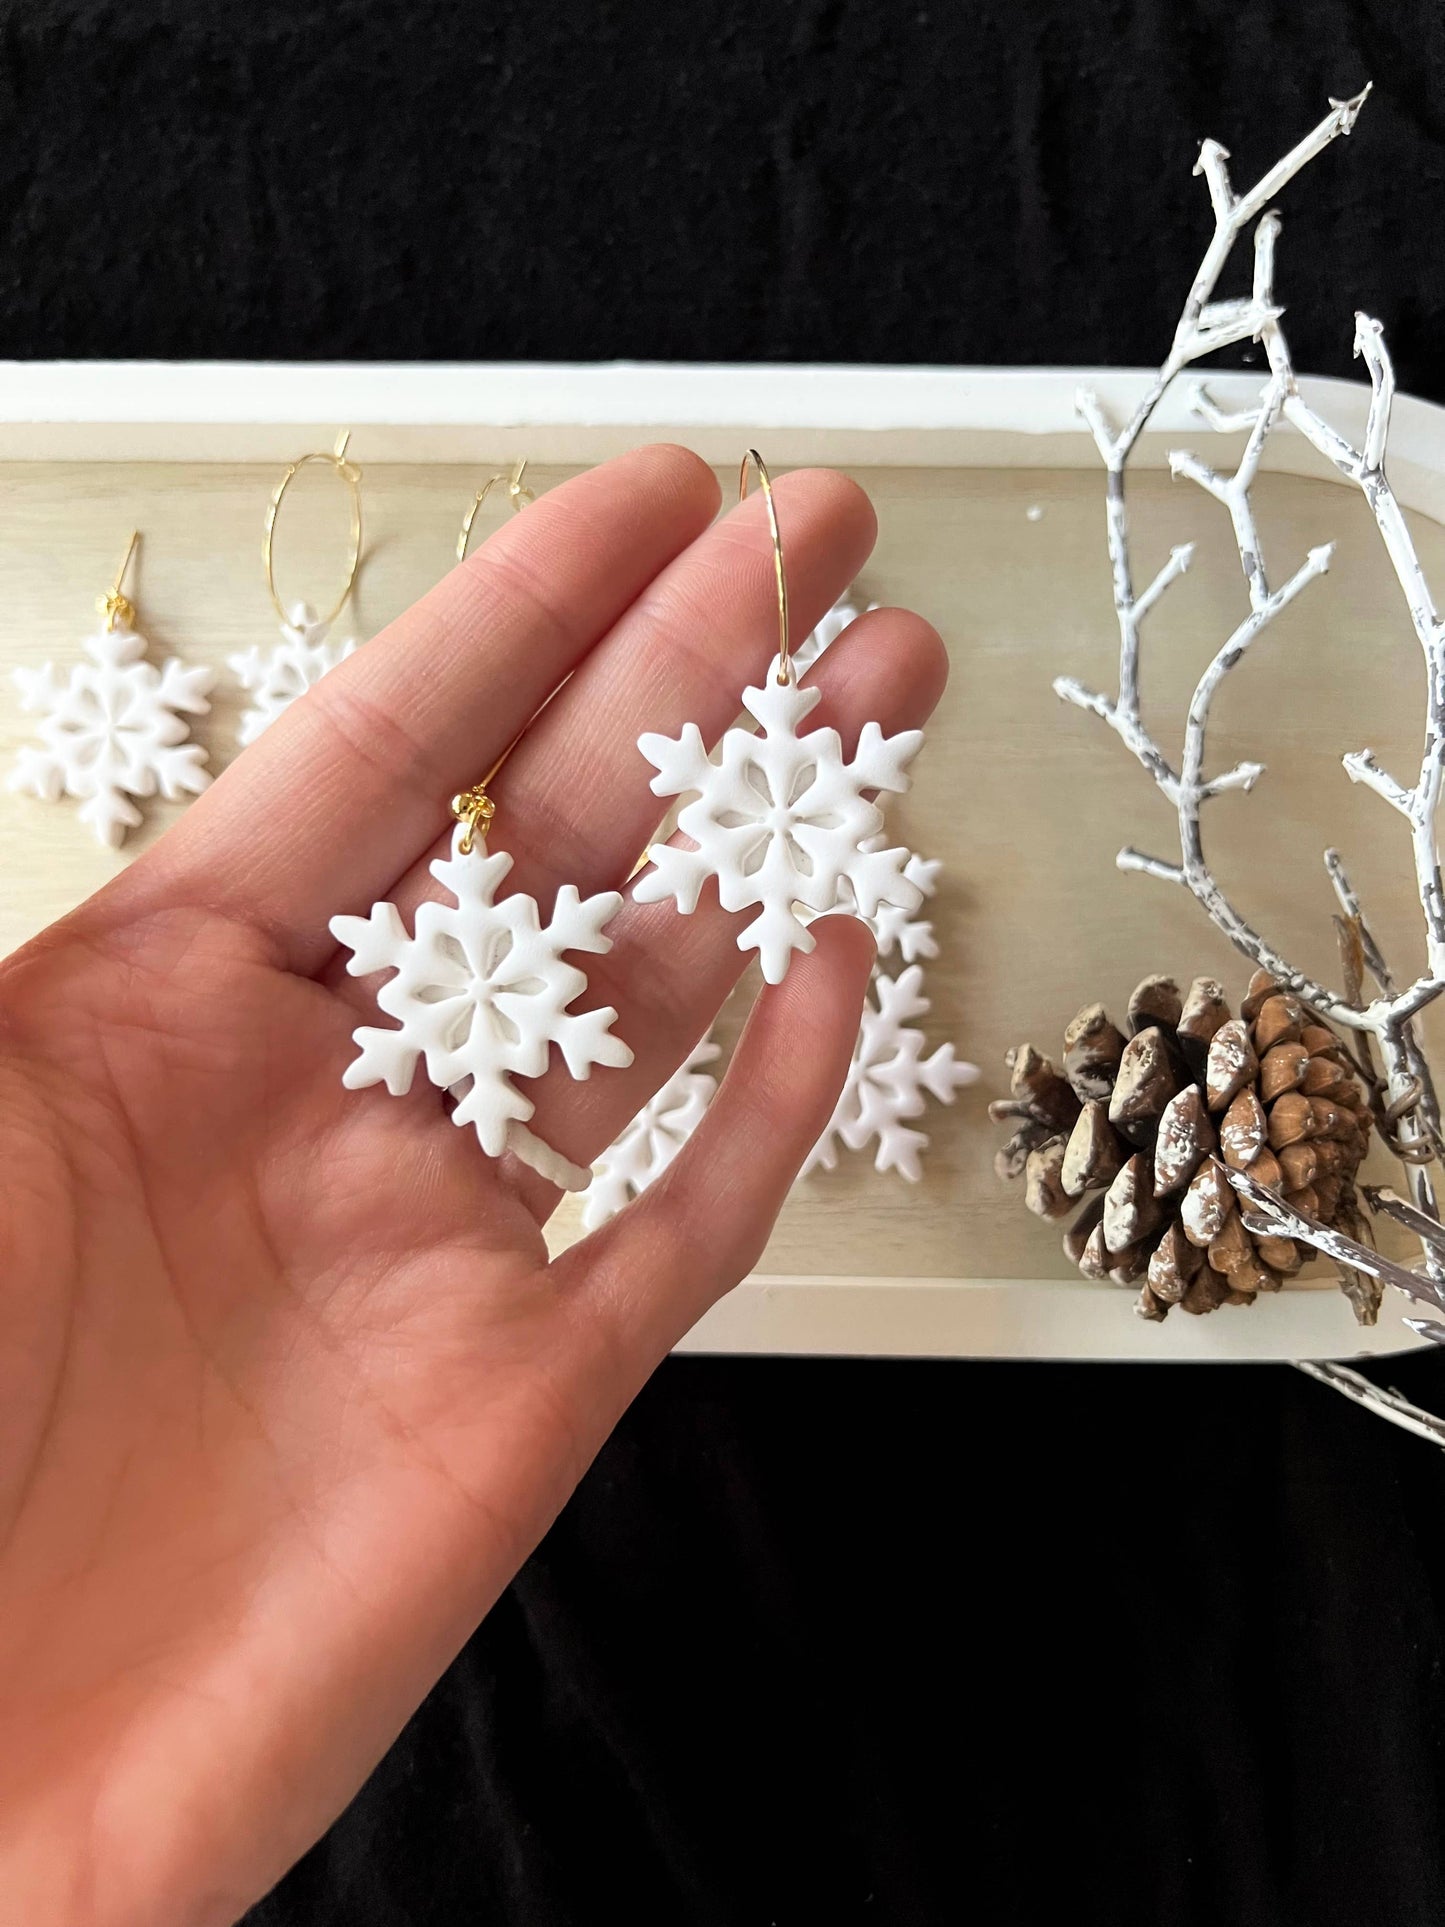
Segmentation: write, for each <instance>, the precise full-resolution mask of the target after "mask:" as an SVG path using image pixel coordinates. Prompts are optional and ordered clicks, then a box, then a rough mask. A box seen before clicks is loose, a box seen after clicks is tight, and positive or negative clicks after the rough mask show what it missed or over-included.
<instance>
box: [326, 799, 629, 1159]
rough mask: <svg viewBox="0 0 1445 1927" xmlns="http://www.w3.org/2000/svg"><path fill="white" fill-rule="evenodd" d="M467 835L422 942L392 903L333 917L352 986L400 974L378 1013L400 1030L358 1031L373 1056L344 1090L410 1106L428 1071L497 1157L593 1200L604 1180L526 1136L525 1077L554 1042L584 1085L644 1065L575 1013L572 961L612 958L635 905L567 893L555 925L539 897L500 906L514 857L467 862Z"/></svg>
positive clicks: (582, 984)
mask: <svg viewBox="0 0 1445 1927" xmlns="http://www.w3.org/2000/svg"><path fill="white" fill-rule="evenodd" d="M465 835H466V831H465V830H464V829H462V828H460V827H459V828H458V829H457V832H456V834H455V835H454V836H453V838H452V853H451V856H450V857H449V858H438V859H437V861H436V862H435V863H433V864H432V866H431V873H432V875H433V876H434V877H435V878H436V880H437V882H438V883H440V884H443V885H444V886H445V888H446V889H448V890H449V891H450V892H451V893H452V895H453V897H455V899H456V902H455V904H446V903H437V902H431V901H428V902H426V903H422V904H420V905H419V906H418V908H417V913H416V918H415V935H414V936H410V937H409V936H408V935H407V933H406V929H405V926H404V925H403V923H402V920H401V917H400V915H399V913H398V911H397V909H396V906H395V904H391V903H377V904H373V905H372V909H371V914H370V916H369V917H333V918H332V919H331V934H332V935H333V936H334V937H335V938H336V940H337V942H338V943H340V944H342V945H344V946H345V948H346V949H348V950H350V951H351V952H352V953H353V954H352V956H351V958H350V961H349V962H348V963H347V966H346V968H347V970H348V971H349V972H350V974H351V975H352V976H353V977H367V976H370V975H371V974H372V973H373V972H374V971H378V970H394V971H395V972H396V975H395V976H394V977H393V978H392V979H391V981H390V982H389V983H387V984H384V985H383V986H382V988H381V989H380V990H379V991H378V992H377V996H376V1001H377V1003H378V1005H379V1006H380V1008H381V1009H382V1010H384V1011H385V1012H386V1014H387V1015H388V1016H389V1017H395V1018H396V1019H397V1021H398V1022H399V1024H400V1026H401V1028H400V1029H399V1030H375V1029H371V1028H369V1027H363V1028H362V1029H360V1030H358V1031H357V1032H356V1033H355V1042H356V1044H357V1045H358V1047H359V1049H360V1055H359V1056H358V1057H356V1058H354V1059H353V1060H352V1062H351V1063H350V1064H349V1065H348V1066H347V1069H346V1073H345V1076H344V1078H343V1080H342V1081H343V1082H344V1083H345V1084H346V1085H347V1087H348V1088H349V1089H351V1090H364V1089H366V1088H367V1086H369V1085H372V1084H385V1086H386V1088H387V1089H388V1090H389V1091H390V1092H391V1094H392V1096H393V1097H404V1096H405V1095H406V1093H407V1092H408V1091H409V1090H410V1089H411V1084H412V1078H413V1076H414V1075H415V1072H416V1066H417V1060H418V1059H421V1060H422V1062H423V1063H424V1064H425V1065H426V1074H427V1076H428V1077H429V1078H430V1079H431V1081H432V1083H433V1084H435V1085H436V1087H437V1089H438V1090H442V1091H447V1092H450V1093H451V1095H452V1096H453V1097H454V1098H455V1099H456V1104H455V1107H454V1109H453V1111H452V1122H453V1123H454V1124H470V1125H471V1126H472V1127H473V1128H474V1129H475V1131H476V1134H477V1137H478V1140H479V1141H480V1143H481V1147H482V1149H483V1150H484V1151H485V1152H486V1153H487V1155H488V1156H489V1157H500V1156H501V1154H502V1152H503V1151H512V1152H514V1153H515V1154H516V1155H517V1156H518V1157H519V1158H521V1159H522V1160H523V1161H524V1162H525V1163H527V1164H529V1165H530V1166H531V1167H532V1169H533V1170H535V1171H540V1172H541V1173H542V1175H543V1176H544V1177H547V1178H550V1179H551V1180H552V1182H553V1183H555V1184H560V1185H561V1186H562V1187H563V1189H564V1190H568V1191H580V1190H582V1189H584V1188H585V1186H586V1185H587V1184H588V1182H589V1180H590V1178H591V1172H590V1171H588V1170H587V1169H586V1168H585V1167H583V1166H580V1165H576V1164H573V1163H571V1162H570V1161H569V1160H568V1159H566V1158H564V1157H562V1155H561V1154H560V1152H557V1151H554V1150H553V1149H552V1148H551V1146H550V1145H548V1144H545V1143H544V1142H543V1141H542V1139H541V1138H539V1137H538V1136H537V1135H536V1134H535V1133H534V1132H532V1131H529V1130H528V1129H527V1127H526V1120H527V1119H528V1118H529V1117H531V1115H532V1113H533V1111H534V1110H535V1108H536V1107H535V1105H534V1104H533V1102H532V1100H531V1098H529V1097H527V1096H525V1095H524V1094H523V1093H522V1092H521V1091H519V1090H518V1089H517V1088H516V1086H515V1085H514V1084H513V1082H512V1079H513V1078H514V1077H540V1076H541V1075H542V1073H543V1072H544V1071H545V1070H546V1068H547V1063H548V1057H549V1051H550V1046H551V1045H553V1044H555V1045H556V1046H557V1048H558V1050H559V1051H560V1052H561V1055H562V1060H563V1062H564V1063H565V1064H566V1066H567V1070H568V1072H569V1073H570V1075H571V1076H573V1077H575V1078H579V1079H585V1078H587V1077H588V1076H590V1075H591V1071H592V1066H593V1065H594V1064H612V1065H616V1066H617V1067H618V1068H623V1067H625V1066H626V1065H628V1064H630V1063H631V1062H632V1052H631V1051H630V1050H629V1049H628V1047H627V1045H626V1044H624V1043H623V1041H622V1039H621V1038H620V1037H614V1036H613V1035H612V1025H613V1023H614V1022H615V1021H616V1018H617V1012H616V1011H615V1010H612V1009H605V1010H589V1011H583V1012H575V1013H574V1012H572V1011H569V1010H568V1009H567V1005H568V1004H570V1003H571V1002H572V1001H573V1000H574V999H575V998H577V997H579V996H580V995H581V994H582V992H583V991H584V990H585V989H586V988H587V978H586V975H585V974H584V973H583V972H582V971H581V970H579V969H578V968H577V967H576V965H575V964H570V963H564V962H563V960H562V959H563V953H564V952H566V951H587V952H590V953H592V954H593V955H594V956H602V955H604V954H605V953H606V952H607V951H609V950H610V949H611V948H612V939H611V938H610V937H608V936H604V935H603V927H604V925H606V924H607V923H608V921H609V920H610V919H611V918H612V917H613V916H615V915H616V913H617V911H618V909H619V908H620V907H621V904H622V898H621V897H620V896H619V895H618V893H617V892H616V891H615V890H605V891H602V892H600V893H599V894H598V895H597V896H593V897H585V898H584V897H579V895H578V893H577V891H576V889H575V888H574V887H573V885H571V884H570V883H569V884H564V885H563V887H562V888H561V889H560V890H559V891H558V892H557V903H556V908H555V909H554V910H553V912H552V921H551V922H550V923H549V924H547V925H546V926H545V927H543V925H542V922H541V918H540V915H539V913H538V909H537V904H536V902H535V900H534V899H533V898H531V897H528V896H522V895H520V894H519V895H515V896H510V897H503V898H502V900H501V902H500V903H499V902H497V901H495V898H496V892H497V889H498V887H499V886H500V884H501V883H502V881H503V879H504V878H505V877H506V875H507V873H508V872H509V871H510V869H511V867H512V859H511V857H509V856H505V855H498V856H489V855H487V853H486V851H485V850H484V849H483V848H482V847H481V846H480V845H477V846H476V847H474V848H473V850H472V851H471V852H470V853H469V854H465V853H463V851H462V848H461V844H462V841H463V838H464V837H465Z"/></svg>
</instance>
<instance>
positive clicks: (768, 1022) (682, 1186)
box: [553, 917, 873, 1370]
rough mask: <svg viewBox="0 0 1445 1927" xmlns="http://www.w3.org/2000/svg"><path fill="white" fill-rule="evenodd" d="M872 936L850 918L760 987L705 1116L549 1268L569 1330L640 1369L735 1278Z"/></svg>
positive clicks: (823, 1071) (805, 1117) (799, 1145)
mask: <svg viewBox="0 0 1445 1927" xmlns="http://www.w3.org/2000/svg"><path fill="white" fill-rule="evenodd" d="M872 960H873V940H872V937H871V936H870V935H869V933H868V931H867V929H866V928H865V927H864V926H863V925H862V924H861V923H859V922H857V921H856V920H855V919H854V918H851V917H831V918H827V919H825V921H824V922H823V923H822V924H820V925H819V927H818V943H817V948H816V949H815V950H814V951H812V953H811V954H810V955H807V956H796V957H795V958H794V960H793V965H792V968H791V969H790V970H789V971H788V974H787V976H786V977H785V978H784V979H783V981H782V983H781V984H778V985H775V986H765V987H764V989H763V992H762V994H761V996H760V997H759V998H758V1001H757V1004H756V1006H755V1007H754V1009H753V1012H752V1015H751V1017H750V1018H749V1020H748V1024H747V1028H746V1029H745V1030H744V1032H743V1035H742V1037H741V1039H740V1040H739V1043H738V1046H737V1049H736V1050H735V1051H734V1053H733V1059H732V1063H731V1064H730V1065H729V1066H728V1072H727V1075H726V1077H724V1079H723V1081H722V1084H721V1086H720V1088H719V1090H718V1093H717V1096H716V1097H715V1098H714V1099H713V1101H712V1104H711V1106H710V1107H709V1109H708V1112H707V1115H706V1116H705V1117H704V1119H703V1121H702V1123H701V1124H700V1125H699V1126H698V1128H697V1130H696V1131H695V1132H694V1133H693V1135H692V1137H691V1138H690V1139H689V1141H688V1142H687V1143H686V1144H685V1145H684V1146H683V1148H682V1150H681V1151H680V1152H679V1153H678V1155H677V1157H676V1158H675V1159H674V1160H673V1162H672V1164H671V1165H670V1166H669V1167H668V1169H667V1170H666V1171H665V1172H664V1173H663V1174H662V1176H661V1177H660V1178H658V1180H657V1181H656V1183H655V1184H653V1185H651V1186H650V1187H649V1188H648V1189H647V1190H646V1191H644V1192H643V1194H642V1196H641V1197H640V1198H638V1199H636V1200H635V1201H634V1202H633V1203H632V1204H630V1205H629V1206H628V1207H627V1209H626V1210H625V1211H623V1212H621V1213H620V1214H619V1215H618V1216H617V1217H615V1218H612V1219H610V1220H609V1221H608V1223H606V1224H605V1225H603V1226H601V1227H600V1229H598V1230H597V1231H594V1232H593V1233H592V1234H591V1235H590V1236H589V1237H587V1238H584V1239H583V1240H582V1241H581V1243H579V1244H576V1245H573V1246H572V1248H571V1249H570V1250H569V1251H567V1252H565V1253H563V1255H562V1256H561V1257H560V1258H559V1259H557V1260H556V1262H555V1264H554V1267H553V1269H554V1271H556V1272H558V1273H559V1274H560V1277H561V1280H562V1281H563V1283H564V1285H565V1287H567V1288H569V1289H570V1290H571V1291H574V1292H575V1293H576V1296H577V1310H578V1313H579V1324H578V1333H579V1339H580V1341H581V1343H582V1344H583V1345H584V1346H585V1345H586V1344H587V1343H588V1328H589V1326H590V1325H593V1324H594V1322H595V1321H599V1320H600V1321H602V1323H603V1324H604V1325H605V1326H606V1327H607V1328H608V1340H609V1348H615V1349H616V1351H617V1352H618V1353H620V1354H621V1355H622V1356H623V1357H624V1358H633V1359H637V1360H639V1361H640V1363H641V1365H642V1368H643V1369H644V1370H648V1369H650V1368H651V1366H652V1365H653V1364H654V1363H655V1362H656V1360H657V1359H659V1358H661V1357H662V1356H663V1354H664V1353H666V1352H667V1351H668V1350H669V1349H670V1348H671V1347H672V1346H673V1345H674V1344H676V1342H677V1340H678V1339H679V1338H681V1337H682V1335H683V1333H684V1332H686V1331H687V1330H689V1329H690V1327H691V1326H693V1325H694V1324H696V1322H697V1320H698V1319H699V1318H700V1317H701V1316H702V1314H703V1312H704V1311H706V1310H707V1308H708V1306H709V1305H711V1304H712V1303H714V1301H715V1300H716V1299H718V1298H720V1297H721V1296H722V1295H723V1293H724V1292H726V1291H730V1290H731V1289H732V1287H733V1286H734V1285H735V1284H736V1283H737V1282H738V1280H739V1279H740V1278H742V1277H743V1276H744V1275H745V1274H746V1273H747V1272H749V1271H750V1270H751V1269H752V1268H753V1266H754V1265H755V1264H756V1263H757V1261H758V1259H759V1258H760V1257H761V1255H762V1251H763V1247H764V1246H765V1245H766V1243H767V1241H768V1237H769V1235H770V1233H771V1231H772V1228H773V1224H774V1222H775V1220H776V1218H777V1215H778V1213H779V1211H780V1210H781V1209H782V1207H783V1203H784V1201H785V1200H786V1198H787V1195H788V1191H789V1189H790V1188H791V1186H792V1184H793V1182H794V1180H795V1179H796V1177H797V1175H798V1172H799V1170H800V1169H801V1167H802V1163H803V1160H804V1158H806V1157H807V1155H808V1153H809V1151H811V1150H812V1148H813V1146H814V1145H815V1144H816V1143H817V1141H818V1139H819V1138H820V1137H821V1136H822V1134H823V1132H824V1130H825V1129H826V1128H827V1124H828V1120H829V1118H830V1117H831V1116H832V1114H833V1107H834V1105H835V1104H836V1103H837V1101H838V1093H839V1092H840V1091H841V1090H842V1088H843V1080H844V1078H845V1077H846V1075H847V1072H848V1064H849V1060H850V1058H851V1056H852V1051H853V1040H854V1038H855V1037H856V1036H857V1032H858V1022H859V1016H860V1012H861V1009H862V1003H863V994H864V992H865V990H866V989H867V985H868V971H869V967H870V965H871V963H872Z"/></svg>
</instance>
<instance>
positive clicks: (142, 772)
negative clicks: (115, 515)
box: [9, 534, 216, 849]
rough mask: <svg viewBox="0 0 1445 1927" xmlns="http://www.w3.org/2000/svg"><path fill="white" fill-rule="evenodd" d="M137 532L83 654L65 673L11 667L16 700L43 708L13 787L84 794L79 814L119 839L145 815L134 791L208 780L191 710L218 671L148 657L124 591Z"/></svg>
mask: <svg viewBox="0 0 1445 1927" xmlns="http://www.w3.org/2000/svg"><path fill="white" fill-rule="evenodd" d="M139 540H140V537H139V536H138V535H136V534H132V536H131V538H130V541H129V543H128V544H127V546H126V551H125V555H124V557H123V558H122V561H121V565H120V568H119V569H118V570H117V572H116V578H115V581H114V582H113V583H112V585H111V587H110V588H109V589H108V590H107V591H106V593H105V594H104V595H103V596H100V597H99V598H98V599H97V601H96V605H95V606H96V608H97V610H98V611H99V613H100V614H101V615H102V616H103V617H104V619H105V620H104V624H103V626H102V627H101V628H100V629H99V630H97V631H96V633H95V634H94V635H92V636H87V637H86V639H85V643H84V648H85V652H86V655H87V656H88V658H89V660H88V661H87V662H82V663H77V664H76V665H75V667H74V668H73V669H72V670H71V671H70V673H69V675H68V676H66V677H64V678H62V677H61V675H60V672H59V671H58V670H57V669H56V667H55V665H54V664H53V663H46V664H45V666H44V667H43V668H41V669H16V670H15V672H14V679H15V683H16V686H17V687H18V689H19V690H20V694H21V704H22V707H23V708H25V709H27V710H32V711H36V712H39V714H40V715H41V717H42V719H43V720H42V721H41V723H40V726H39V730H38V734H39V737H40V741H39V743H38V744H31V743H27V744H25V745H23V746H22V748H21V750H20V752H19V755H18V756H17V758H16V762H15V767H14V769H13V770H12V771H11V773H10V778H9V787H10V788H11V789H13V790H27V791H29V792H30V794H31V795H33V796H39V797H41V798H42V799H43V800H44V801H46V802H48V803H55V802H58V801H59V800H60V798H61V797H62V796H73V797H76V798H78V799H79V801H80V811H79V815H80V820H81V822H82V823H88V824H89V825H90V828H91V829H92V830H93V831H94V832H95V834H96V836H97V838H98V839H99V840H100V842H102V843H106V844H109V845H110V847H111V848H112V849H118V848H119V847H120V845H121V843H122V842H123V841H124V839H125V833H126V831H127V830H133V829H135V828H136V827H137V826H138V825H139V824H140V822H141V820H142V819H141V813H140V811H139V810H138V809H137V808H136V806H135V803H134V801H133V800H132V799H133V798H137V797H139V798H145V797H148V796H154V795H155V794H156V793H157V791H159V793H160V794H161V795H162V796H164V797H166V798H167V799H168V800H169V801H172V802H174V801H175V800H176V799H177V798H179V797H182V796H196V795H199V793H200V792H201V791H202V790H203V789H205V787H206V785H207V784H208V783H209V782H210V780H211V779H210V776H209V775H208V774H207V772H206V771H205V769H204V768H203V767H202V765H203V764H204V762H205V760H206V752H205V750H204V749H203V748H202V747H201V745H200V744H199V743H192V742H188V741H187V740H186V739H187V737H188V736H189V734H190V725H189V724H188V723H187V722H186V721H185V718H186V717H187V716H204V715H205V714H206V712H207V710H208V709H209V708H210V706H211V705H210V703H209V702H207V700H206V697H207V695H208V693H209V691H210V689H211V688H212V686H213V684H214V683H215V680H216V678H215V672H214V671H213V670H210V669H204V668H197V667H191V666H189V665H187V664H185V663H183V662H179V661H177V660H176V658H175V657H171V659H170V660H169V661H168V662H167V663H165V665H164V666H163V667H162V668H161V669H159V670H157V669H156V668H154V667H153V665H152V664H150V663H148V662H147V661H145V653H146V640H145V637H144V636H142V635H138V634H137V633H136V629H135V607H134V605H133V604H132V603H131V601H130V600H129V598H128V597H127V596H126V595H125V594H124V593H123V592H122V585H123V583H124V581H125V575H126V570H127V569H128V568H129V567H130V560H131V557H132V556H133V555H134V554H135V550H136V544H137V543H138V542H139Z"/></svg>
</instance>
